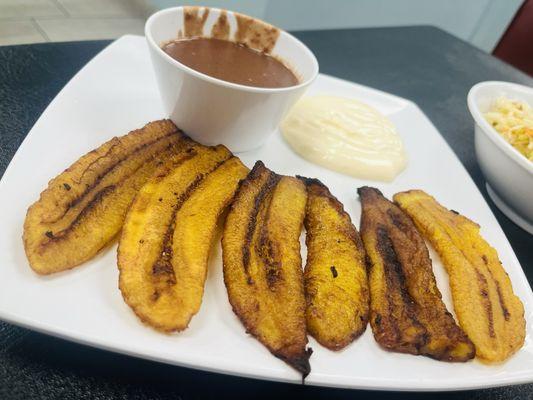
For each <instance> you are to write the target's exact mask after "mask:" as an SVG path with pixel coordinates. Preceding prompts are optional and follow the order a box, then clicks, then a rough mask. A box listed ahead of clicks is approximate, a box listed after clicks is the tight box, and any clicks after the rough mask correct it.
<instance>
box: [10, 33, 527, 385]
mask: <svg viewBox="0 0 533 400" xmlns="http://www.w3.org/2000/svg"><path fill="white" fill-rule="evenodd" d="M312 93H328V94H333V95H341V96H349V97H354V98H358V99H361V100H363V101H364V102H366V103H368V104H370V105H372V106H374V107H376V108H377V109H378V110H380V111H381V112H383V113H384V114H385V115H387V116H388V117H389V118H390V119H391V120H392V121H393V123H394V124H395V125H396V127H397V128H398V131H399V133H400V135H401V136H402V138H403V141H404V143H405V147H406V150H407V153H408V156H409V164H408V166H407V169H406V170H405V171H404V172H403V173H402V174H401V175H400V176H399V177H398V178H397V179H396V180H395V181H394V182H393V183H390V184H384V183H379V182H371V181H363V180H359V179H355V178H350V177H348V176H345V175H341V174H338V173H335V172H332V171H329V170H326V169H324V168H321V167H319V166H316V165H313V164H311V163H309V162H307V161H305V160H303V159H302V158H300V157H298V156H297V155H295V153H293V152H292V151H291V150H290V148H289V147H288V146H287V145H286V144H285V142H284V141H283V140H282V138H281V136H280V134H279V132H277V133H276V134H274V135H273V136H272V138H271V139H270V140H269V141H268V142H267V144H266V145H265V146H263V147H262V148H261V149H259V150H257V151H254V152H251V153H246V154H242V155H241V158H242V160H243V161H244V162H245V163H246V164H247V165H248V166H250V167H251V166H252V165H253V163H254V162H255V161H256V160H258V159H261V160H263V161H264V162H265V163H266V165H267V166H268V167H269V168H271V169H273V170H274V171H276V172H278V173H283V174H288V175H294V174H300V175H305V176H310V177H316V178H319V179H320V180H322V181H323V182H324V183H326V185H328V186H329V188H330V190H331V192H332V193H333V194H334V195H335V196H337V197H338V198H339V200H340V201H342V202H343V203H344V205H345V208H346V210H347V211H348V212H349V213H350V215H351V217H352V220H353V222H354V224H355V225H356V226H357V227H358V226H359V219H360V211H361V210H360V203H359V200H358V198H357V194H356V189H357V187H359V186H362V185H371V186H376V187H378V188H379V189H381V190H382V191H383V192H384V194H385V195H386V196H388V197H389V198H390V197H391V196H392V195H393V194H394V193H396V192H398V191H401V190H407V189H412V188H421V189H424V190H426V191H427V192H429V193H431V194H432V195H434V196H435V197H436V198H437V199H438V200H439V201H440V202H441V203H442V204H444V205H445V206H447V207H449V208H453V209H455V210H458V211H459V212H461V213H462V214H464V215H467V216H469V217H470V218H471V219H473V220H474V221H476V222H478V223H479V224H480V225H481V227H482V229H481V230H482V234H483V235H484V237H485V238H486V239H487V240H488V241H489V242H490V243H491V244H492V245H493V246H495V247H496V249H497V250H498V253H499V255H500V258H501V260H502V262H503V264H504V266H505V267H506V269H507V271H508V273H509V275H510V277H511V280H512V282H513V286H514V289H515V292H516V293H517V294H518V296H520V298H521V299H522V301H523V302H524V306H525V309H526V320H527V325H528V334H527V337H526V342H525V344H524V347H523V348H522V349H521V350H520V351H519V352H518V353H517V354H516V355H515V356H513V357H512V358H511V359H509V360H508V361H507V362H506V363H504V364H501V365H496V366H486V365H483V364H481V363H479V362H477V361H472V362H468V363H465V364H449V363H446V362H439V361H435V360H432V359H429V358H426V357H420V356H418V357H416V356H411V355H405V354H397V353H389V352H386V351H384V350H382V349H381V348H379V347H378V345H377V344H376V343H375V341H374V339H373V337H372V332H371V330H370V327H369V328H368V329H367V330H366V332H365V334H364V335H363V336H362V337H361V338H359V339H358V340H356V341H355V342H354V343H352V344H351V345H350V346H348V347H347V348H346V349H345V350H343V351H341V352H332V351H329V350H327V349H325V348H323V347H321V346H320V345H318V344H317V343H316V342H315V341H314V340H313V339H312V338H310V345H311V346H312V347H313V349H314V353H313V355H312V357H311V366H312V372H311V374H310V375H309V376H308V377H307V379H306V383H307V384H312V385H324V386H337V387H348V388H364V389H385V390H458V389H467V388H478V387H489V386H497V385H506V384H515V383H522V382H530V381H533V346H532V344H531V332H530V330H529V328H530V326H531V325H532V321H533V319H532V314H531V312H532V310H533V308H532V307H533V301H532V292H531V289H530V287H529V284H528V282H527V280H526V277H525V275H524V273H523V271H522V269H521V267H520V264H519V263H518V261H517V259H516V256H515V255H514V253H513V250H512V249H511V246H510V245H509V242H508V241H507V239H506V237H505V235H504V233H503V232H502V230H501V228H500V226H499V225H498V223H497V221H496V219H495V218H494V216H493V215H492V213H491V211H490V209H489V207H488V206H487V204H486V203H485V200H484V199H483V197H482V196H481V194H480V193H479V191H478V190H477V188H476V186H475V185H474V183H473V182H472V180H471V179H470V176H469V175H468V174H467V172H466V171H465V169H464V168H463V166H462V165H461V163H460V162H459V160H458V159H457V158H456V156H455V155H454V154H453V152H452V151H451V150H450V148H449V147H448V145H447V144H446V142H445V141H444V140H443V138H442V137H441V136H440V134H439V133H438V131H437V130H436V129H435V127H434V126H433V125H432V124H431V122H430V121H429V120H428V119H427V118H426V117H425V115H424V114H423V113H422V112H421V111H420V110H419V109H418V107H417V106H416V105H415V104H413V103H412V102H410V101H408V100H405V99H401V98H398V97H396V96H393V95H390V94H387V93H384V92H380V91H377V90H374V89H370V88H368V87H364V86H361V85H356V84H353V83H350V82H346V81H342V80H339V79H335V78H332V77H328V76H325V75H320V76H319V77H318V79H317V80H316V82H315V83H314V84H313V86H312V87H311V89H310V90H309V94H312ZM163 117H164V115H163V113H162V106H161V104H160V100H159V95H158V92H157V88H156V84H155V81H154V77H153V74H152V69H151V65H150V60H149V57H148V53H147V48H146V44H145V41H144V38H142V37H136V36H125V37H123V38H121V39H119V40H117V41H116V42H114V43H113V44H111V45H110V46H109V47H107V48H106V49H105V50H103V51H102V52H101V53H100V54H99V55H97V56H96V57H95V58H94V59H93V60H92V61H91V62H89V63H88V64H87V65H86V66H85V67H84V68H83V69H82V70H81V71H80V72H79V73H78V74H77V75H76V76H75V77H74V78H73V79H72V80H71V81H70V82H69V83H68V85H67V86H65V88H64V89H63V90H62V91H61V92H60V93H59V94H58V95H57V97H56V98H55V99H54V100H53V101H52V103H51V104H50V105H49V106H48V108H47V109H46V111H45V112H44V113H43V115H42V116H41V117H40V118H39V120H38V121H37V123H36V124H35V126H34V127H33V128H32V130H31V131H30V132H29V134H28V136H27V137H26V139H25V140H24V143H23V144H22V145H21V146H20V148H19V150H18V152H17V153H16V155H15V157H14V158H13V160H12V161H11V164H10V165H9V167H8V169H7V170H6V172H5V174H4V176H3V178H2V181H1V182H0V221H1V224H0V265H1V268H0V318H1V319H3V320H5V321H8V322H11V323H14V324H17V325H22V326H25V327H28V328H30V329H34V330H37V331H41V332H45V333H48V334H51V335H55V336H59V337H62V338H66V339H69V340H73V341H76V342H79V343H84V344H88V345H91V346H95V347H100V348H104V349H108V350H112V351H116V352H120V353H125V354H130V355H133V356H138V357H143V358H148V359H152V360H157V361H161V362H166V363H170V364H176V365H182V366H187V367H193V368H199V369H204V370H210V371H216V372H223V373H229V374H235V375H241V376H249V377H255V378H262V379H271V380H279V381H287V382H300V380H301V378H300V376H299V374H298V373H296V372H295V371H294V370H292V369H291V368H290V367H288V366H287V365H286V364H285V363H283V362H282V361H280V360H278V359H277V358H275V357H273V356H272V355H270V353H269V352H268V351H267V350H266V348H264V347H263V346H262V345H261V344H259V342H257V341H256V340H255V339H253V338H252V337H250V336H248V335H247V334H246V333H245V331H244V328H243V327H242V326H241V324H240V322H239V321H238V319H237V318H236V317H235V315H234V314H233V312H232V310H231V307H230V305H229V302H228V300H227V295H226V289H225V287H224V284H223V280H222V266H221V258H220V246H217V247H216V249H214V252H213V256H212V260H211V265H210V271H209V276H208V279H207V283H206V291H205V296H204V301H203V304H202V308H201V311H200V313H199V314H198V315H197V316H196V317H194V318H193V321H192V323H191V325H190V327H189V329H187V330H186V331H185V332H183V333H180V334H175V335H164V334H161V333H157V332H155V331H154V330H152V329H150V328H148V327H146V326H144V325H143V324H141V323H140V322H139V320H138V319H137V318H136V317H135V315H134V314H133V312H132V311H131V310H130V309H129V308H128V306H127V305H126V304H125V303H124V302H123V301H122V297H121V295H120V292H119V290H118V287H117V282H118V271H117V268H116V251H115V249H116V246H113V247H111V248H110V249H107V250H106V251H104V252H102V254H100V255H98V256H97V257H96V258H95V259H93V260H92V261H90V262H88V263H86V264H85V265H83V266H81V267H78V268H76V269H74V270H72V271H69V272H66V273H61V274H58V275H54V276H49V277H41V276H37V275H36V274H35V273H33V272H32V270H31V269H30V268H29V266H28V263H27V261H26V257H25V255H24V249H23V246H22V239H21V237H22V224H23V221H24V217H25V214H26V209H27V207H28V206H29V205H30V204H31V203H33V202H34V201H35V200H36V199H37V198H38V196H39V193H40V192H41V190H43V188H44V187H45V186H46V184H47V182H48V180H49V179H51V178H52V177H54V176H55V175H57V174H58V173H60V172H61V171H62V170H63V169H65V168H66V167H67V166H68V165H70V164H71V163H72V162H74V161H75V160H76V159H77V158H78V157H80V156H81V155H82V154H84V153H86V152H87V151H89V150H91V149H93V148H95V147H97V146H98V145H99V144H101V143H102V142H104V141H106V140H108V139H109V138H111V137H112V136H116V135H122V134H125V133H127V132H128V131H130V130H132V129H135V128H137V127H141V126H143V125H144V124H145V123H146V122H148V121H151V120H155V119H160V118H163ZM432 258H433V260H434V269H435V274H436V276H437V280H438V283H439V287H440V289H441V291H442V293H443V297H444V300H445V302H446V303H447V305H448V308H449V309H451V307H450V306H451V302H450V293H449V289H448V285H447V278H446V274H445V273H444V272H443V268H442V265H441V263H440V261H439V260H438V258H437V257H436V256H435V254H433V253H432Z"/></svg>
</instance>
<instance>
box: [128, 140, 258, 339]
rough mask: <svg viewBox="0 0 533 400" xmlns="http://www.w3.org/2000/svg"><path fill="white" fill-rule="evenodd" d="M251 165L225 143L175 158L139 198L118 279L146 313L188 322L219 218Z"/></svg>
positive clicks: (163, 321)
mask: <svg viewBox="0 0 533 400" xmlns="http://www.w3.org/2000/svg"><path fill="white" fill-rule="evenodd" d="M247 172H248V169H247V168H246V167H245V166H244V165H243V164H242V163H241V161H240V160H239V159H238V158H236V157H232V155H231V153H230V152H229V151H228V150H227V149H226V148H225V147H223V146H219V147H216V148H207V147H203V146H195V147H193V148H191V149H190V151H189V153H188V154H186V155H181V156H180V155H178V156H177V157H174V158H172V159H169V160H168V161H167V162H166V163H165V164H164V165H163V166H161V168H160V169H159V170H158V171H156V173H155V174H154V176H153V177H152V178H151V179H150V180H149V181H148V183H147V184H146V185H145V186H143V188H142V189H141V190H140V191H139V193H138V195H137V196H136V198H135V201H134V202H133V204H132V206H131V208H130V210H129V211H128V215H127V217H126V221H125V223H124V228H123V231H122V235H121V238H120V242H119V249H118V267H119V269H120V281H119V286H120V290H121V291H122V295H123V297H124V300H125V301H126V303H127V304H128V305H129V306H130V307H131V308H132V309H133V311H134V312H135V313H136V314H137V316H139V318H140V319H141V320H142V321H144V322H145V323H147V324H149V325H151V326H152V327H154V328H156V329H158V330H161V331H166V332H171V331H181V330H183V329H185V328H187V326H188V324H189V321H190V320H191V318H192V317H193V316H194V314H196V313H197V312H198V310H199V308H200V304H201V302H202V295H203V291H204V283H205V278H206V273H207V262H208V256H209V251H210V248H211V244H212V241H213V237H214V233H215V228H216V224H217V220H218V217H219V216H220V214H221V213H222V212H223V210H224V209H225V208H226V206H227V205H228V204H229V202H230V201H231V199H232V197H233V194H234V192H235V190H236V189H237V185H238V183H239V181H240V180H241V179H242V178H244V177H245V176H246V174H247Z"/></svg>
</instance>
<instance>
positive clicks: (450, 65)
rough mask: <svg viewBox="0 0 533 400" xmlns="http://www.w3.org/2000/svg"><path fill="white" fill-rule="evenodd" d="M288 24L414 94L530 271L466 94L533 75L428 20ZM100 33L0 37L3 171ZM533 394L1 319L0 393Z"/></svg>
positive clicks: (324, 63)
mask: <svg viewBox="0 0 533 400" xmlns="http://www.w3.org/2000/svg"><path fill="white" fill-rule="evenodd" d="M296 35H297V36H298V37H299V38H300V39H301V40H302V41H303V42H305V43H306V44H307V45H308V46H309V47H310V48H311V49H312V50H313V51H314V53H315V54H316V56H317V58H318V61H319V63H320V69H321V71H322V72H324V73H327V74H330V75H334V76H338V77H340V78H344V79H348V80H351V81H354V82H358V83H361V84H364V85H368V86H372V87H375V88H377V89H381V90H385V91H387V92H390V93H394V94H396V95H398V96H402V97H405V98H408V99H411V100H413V101H414V102H416V103H417V104H418V105H419V107H420V108H421V109H422V110H423V111H424V112H425V113H426V114H427V116H428V117H429V118H430V119H431V121H432V122H433V123H434V124H435V126H436V127H437V128H438V129H439V131H440V132H441V134H442V135H443V136H444V138H445V139H446V141H447V142H448V143H449V144H450V146H451V147H452V148H453V150H454V151H455V153H456V154H457V155H458V156H459V158H460V159H461V161H462V162H463V164H464V165H465V167H466V168H467V170H468V172H469V173H470V175H471V176H472V178H473V179H474V181H475V182H476V184H477V185H478V187H479V189H480V190H481V192H482V193H483V195H484V196H485V198H486V199H487V201H488V203H489V205H490V206H491V208H492V210H493V212H494V214H495V215H496V217H497V219H498V221H499V222H500V224H501V226H502V228H503V230H504V231H505V234H506V235H507V237H508V238H509V241H510V242H511V245H512V247H513V249H514V250H515V252H516V254H517V256H518V258H519V260H520V263H521V264H522V267H523V268H524V270H525V271H526V274H527V276H528V279H529V281H530V282H532V281H533V236H530V235H528V234H527V233H526V232H524V231H523V230H521V229H520V228H519V227H517V226H516V225H514V224H513V223H512V222H511V221H509V220H508V219H507V218H506V217H505V216H504V215H503V214H502V213H501V212H499V210H498V209H497V208H495V206H494V204H493V203H492V202H491V200H490V199H489V198H488V197H487V193H486V190H485V187H484V181H483V177H482V175H481V171H480V169H479V167H478V165H477V163H476V158H475V154H474V140H473V122H472V120H471V118H470V115H469V113H468V110H467V107H466V95H467V93H468V90H469V89H470V87H471V86H472V85H473V84H475V83H476V82H479V81H484V80H505V81H511V82H518V83H523V84H526V85H529V86H533V80H532V79H531V78H529V77H528V76H526V75H525V74H522V73H520V72H519V71H517V70H516V69H514V68H512V67H510V66H509V65H506V64H504V63H502V62H501V61H499V60H497V59H495V58H494V57H492V56H490V55H488V54H486V53H483V52H482V51H480V50H477V49H475V48H474V47H472V46H470V45H469V44H467V43H465V42H463V41H461V40H459V39H457V38H455V37H453V36H451V35H448V34H446V33H444V32H443V31H441V30H438V29H436V28H431V27H407V28H376V29H347V30H335V31H307V32H298V33H296ZM108 43H109V42H107V41H97V42H76V43H50V44H35V45H25V46H6V47H0V176H1V174H3V172H4V170H5V168H6V167H7V164H8V163H9V161H10V160H11V158H12V157H13V155H14V154H15V151H16V150H17V148H18V146H19V145H20V143H21V142H22V140H23V139H24V137H25V135H26V133H27V132H28V131H29V130H30V128H31V127H32V125H33V124H34V123H35V121H36V120H37V118H38V117H39V115H40V114H41V113H42V112H43V111H44V109H45V108H46V106H47V105H48V103H49V102H50V101H51V100H52V99H53V98H54V96H55V95H56V94H57V93H58V91H59V90H60V89H61V88H62V87H63V86H64V85H65V84H66V83H67V81H68V80H69V79H70V78H71V77H72V76H73V75H74V74H75V73H76V72H77V71H78V70H79V69H80V68H81V67H82V66H83V65H84V64H85V63H86V62H87V61H89V60H90V59H91V58H92V57H93V56H94V55H95V54H96V53H97V52H98V51H100V50H101V49H102V48H103V47H104V46H106V45H107V44H108ZM21 185H23V183H21ZM450 190H453V188H450ZM13 201H16V199H13ZM0 223H1V222H0ZM0 267H1V266H0ZM22 295H28V294H23V293H21V296H22ZM35 301H39V300H38V299H35ZM354 362H365V360H354ZM532 393H533V384H532V385H521V386H514V387H505V388H496V389H488V390H478V391H470V392H455V393H433V394H424V393H416V394H408V393H384V392H377V393H376V392H364V391H350V390H340V389H328V388H316V387H309V386H305V387H303V386H299V385H289V384H281V383H272V382H265V381H259V380H252V379H244V378H236V377H231V376H225V375H219V374H212V373H206V372H200V371H195V370H190V369H186V368H179V367H173V366H168V365H163V364H158V363H153V362H149V361H144V360H140V359H135V358H131V357H127V356H122V355H118V354H114V353H109V352H105V351H101V350H96V349H92V348H89V347H85V346H81V345H77V344H73V343H70V342H66V341H63V340H60V339H55V338H52V337H49V336H45V335H41V334H38V333H35V332H31V331H28V330H26V329H22V328H18V327H15V326H12V325H9V324H6V323H2V322H0V399H34V398H35V399H56V398H62V399H63V398H64V399H179V398H181V399H193V398H226V397H229V396H234V397H238V398H240V397H246V398H267V397H268V398H276V397H279V396H306V397H308V398H310V399H318V398H324V399H325V398H327V399H332V398H354V397H370V396H372V397H373V398H374V399H376V398H383V399H422V398H428V399H430V398H431V399H438V398H453V399H467V398H468V399H504V398H505V399H507V398H530V397H531V396H532Z"/></svg>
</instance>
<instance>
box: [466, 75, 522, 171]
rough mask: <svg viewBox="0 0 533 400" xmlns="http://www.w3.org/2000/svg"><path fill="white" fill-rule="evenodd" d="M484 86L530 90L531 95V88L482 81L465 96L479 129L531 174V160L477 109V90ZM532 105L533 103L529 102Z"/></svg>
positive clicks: (516, 84) (510, 83) (501, 82)
mask: <svg viewBox="0 0 533 400" xmlns="http://www.w3.org/2000/svg"><path fill="white" fill-rule="evenodd" d="M486 86H494V87H505V88H506V89H510V91H511V92H512V91H516V92H519V91H521V92H524V91H526V92H531V94H532V95H533V88H530V87H528V86H525V85H521V84H518V83H512V82H504V81H483V82H479V83H476V84H475V85H474V86H472V88H471V89H470V91H469V92H468V96H467V103H468V109H469V111H470V114H471V115H472V118H473V119H474V122H475V123H476V125H478V127H479V128H480V130H481V131H482V132H483V133H484V134H485V136H487V137H488V138H489V139H490V140H491V141H492V142H493V143H494V144H495V145H496V146H497V147H498V148H499V149H500V150H502V151H503V152H504V153H505V154H506V155H507V156H508V157H509V158H511V159H512V160H513V161H514V162H515V163H516V164H518V165H519V166H520V167H522V168H523V169H525V170H526V171H527V172H529V173H530V174H531V175H533V162H531V161H529V160H528V159H527V158H526V157H525V156H524V155H523V154H522V153H520V152H519V151H518V150H517V149H516V148H515V147H514V146H513V145H512V144H511V143H509V142H508V141H507V140H505V139H504V138H503V137H502V136H501V135H500V134H499V133H498V132H497V131H496V129H494V127H493V126H492V125H491V124H489V123H488V121H487V120H486V119H485V117H484V116H483V114H482V112H481V111H480V110H479V107H478V105H477V101H476V99H477V92H478V91H479V89H480V88H482V87H486ZM531 106H532V107H533V104H531Z"/></svg>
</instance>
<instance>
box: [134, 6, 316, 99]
mask: <svg viewBox="0 0 533 400" xmlns="http://www.w3.org/2000/svg"><path fill="white" fill-rule="evenodd" d="M186 7H187V6H178V7H169V8H164V9H162V10H159V11H156V12H155V13H153V14H152V15H150V17H148V19H147V20H146V23H145V25H144V35H145V37H146V40H147V42H148V45H149V46H151V47H152V48H153V49H154V50H155V52H156V54H157V55H158V56H159V57H162V59H163V60H165V61H166V62H167V63H170V64H172V65H174V66H175V67H178V68H180V69H182V70H183V71H185V72H186V73H189V74H190V75H193V76H195V77H197V78H199V79H201V80H204V81H207V82H210V83H213V84H215V85H218V86H223V87H227V88H231V89H237V90H242V91H245V92H252V93H267V94H273V93H284V92H290V91H294V90H298V89H300V88H303V87H306V86H308V85H310V84H311V83H312V82H313V81H314V80H315V79H316V77H317V76H318V73H319V64H318V60H317V59H316V56H315V55H314V53H313V52H312V51H311V50H310V49H309V48H308V47H307V46H306V45H305V44H304V43H303V42H302V41H301V40H299V39H298V38H296V37H295V36H293V35H291V34H290V33H288V32H286V31H284V30H283V29H281V28H278V27H276V26H274V25H272V24H269V23H268V22H265V21H263V20H261V19H259V18H255V17H251V16H249V15H246V14H242V13H239V12H236V11H231V10H225V9H221V8H216V7H207V6H205V7H204V6H190V7H197V8H204V9H209V10H212V11H215V12H222V11H226V12H227V13H232V14H234V15H242V16H244V17H247V18H253V19H255V20H257V21H260V22H262V23H264V24H266V25H270V26H273V27H275V28H276V29H278V30H279V31H280V36H281V35H284V36H286V37H287V38H288V39H289V40H292V41H294V42H296V44H297V45H298V46H300V47H302V49H303V50H304V52H305V53H306V55H307V56H308V57H309V59H310V60H311V64H312V69H313V71H312V73H311V76H310V77H309V78H308V79H306V80H305V81H303V82H301V83H299V84H298V85H294V86H286V87H281V88H262V87H255V86H246V85H241V84H239V83H233V82H227V81H225V80H223V79H218V78H214V77H212V76H210V75H207V74H204V73H202V72H199V71H196V70H195V69H193V68H190V67H188V66H187V65H185V64H182V63H180V62H179V61H177V60H175V59H174V58H172V57H170V56H169V55H168V54H167V53H165V52H164V51H163V49H161V47H160V46H159V45H158V44H157V43H156V42H155V40H154V38H153V37H152V34H151V28H152V26H153V25H154V23H155V22H156V20H157V19H158V18H160V17H161V16H162V15H164V14H170V13H174V12H178V11H179V10H181V9H184V8H186ZM288 61H290V60H288Z"/></svg>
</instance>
